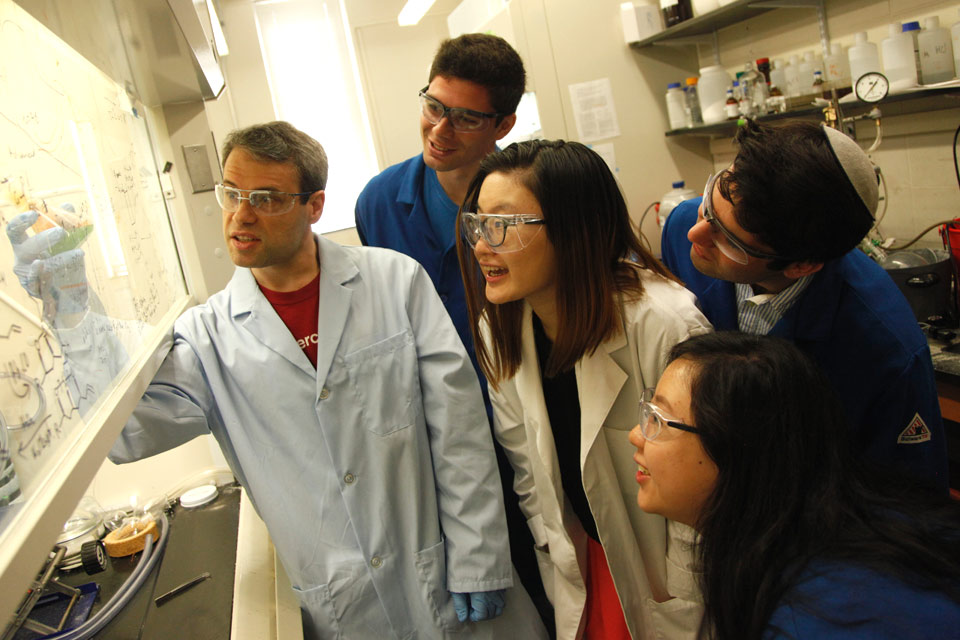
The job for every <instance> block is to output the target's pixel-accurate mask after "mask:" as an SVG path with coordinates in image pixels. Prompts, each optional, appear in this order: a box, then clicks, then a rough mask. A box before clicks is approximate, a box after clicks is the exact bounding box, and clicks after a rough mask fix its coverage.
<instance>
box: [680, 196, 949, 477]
mask: <svg viewBox="0 0 960 640" xmlns="http://www.w3.org/2000/svg"><path fill="white" fill-rule="evenodd" d="M700 200H701V199H700V198H695V199H693V200H687V201H686V202H683V203H681V204H680V205H678V206H677V207H676V208H675V209H674V210H673V211H672V212H671V213H670V215H669V216H668V217H667V221H666V223H665V224H664V228H663V236H662V238H661V250H662V253H663V262H664V264H666V265H667V267H668V268H669V269H670V270H671V271H672V272H673V273H674V274H676V275H677V276H678V277H679V278H680V279H681V280H682V281H683V282H684V283H685V284H686V286H687V288H688V289H690V290H691V291H693V293H694V294H696V296H697V299H698V301H699V304H700V307H701V308H702V309H703V313H704V315H706V316H707V319H709V320H710V322H711V323H712V324H713V326H714V328H715V329H716V330H718V331H720V330H723V329H737V328H738V323H737V299H736V293H735V291H734V286H733V283H731V282H727V281H724V280H717V279H715V278H711V277H709V276H705V275H703V274H702V273H700V272H699V271H697V269H696V268H695V267H694V266H693V263H692V262H691V261H690V246H691V243H690V241H689V240H688V239H687V232H688V231H689V230H690V228H691V227H692V226H693V225H694V224H695V223H696V220H697V208H698V207H699V206H700ZM770 335H775V336H780V337H782V338H786V339H788V340H791V341H793V342H794V343H795V344H796V345H797V346H798V347H800V348H801V349H802V350H803V351H805V352H806V353H807V354H808V355H810V356H811V357H812V358H813V359H814V360H815V361H816V362H817V363H819V364H820V366H821V367H822V368H823V370H824V371H825V372H826V374H827V377H828V378H829V379H830V382H831V383H832V384H833V387H834V389H835V390H836V392H837V394H838V395H839V397H840V400H841V401H842V403H843V405H844V407H845V408H846V411H847V418H848V421H849V422H850V425H851V427H852V428H853V429H854V446H856V447H857V448H858V450H859V451H861V452H862V453H863V454H864V455H865V456H866V458H867V459H868V460H871V461H873V462H876V463H879V464H881V465H891V466H893V467H896V468H900V469H903V470H905V471H907V472H908V473H910V474H912V475H913V476H916V477H918V478H922V479H924V480H927V481H929V482H930V483H931V484H933V485H934V486H936V487H938V488H941V489H944V490H946V488H947V484H948V479H947V450H946V439H945V435H944V431H943V420H942V418H941V416H940V403H939V400H938V398H937V386H936V381H935V379H934V372H933V362H932V361H931V359H930V348H929V347H928V345H927V341H926V338H924V336H923V332H921V331H920V328H919V327H918V325H917V320H916V318H915V317H914V315H913V312H912V311H911V310H910V305H909V304H908V303H907V300H906V298H904V297H903V294H901V293H900V290H899V289H897V286H896V285H895V284H894V283H893V280H891V279H890V276H889V275H887V273H886V272H885V271H884V270H883V269H882V268H881V267H880V266H879V265H878V264H876V263H875V262H874V261H873V260H871V259H870V258H868V257H867V256H866V255H865V254H864V253H863V252H862V251H860V250H859V249H854V250H853V251H850V252H849V253H847V254H846V255H844V256H842V257H840V258H838V259H836V260H831V261H829V262H827V263H825V264H824V265H823V268H822V269H821V270H820V271H819V272H817V273H816V274H815V275H814V277H813V280H812V282H811V283H810V285H809V286H808V287H807V289H806V290H805V291H804V292H803V293H802V294H801V296H800V298H799V299H798V300H797V301H796V302H795V303H794V305H793V306H792V307H790V309H789V310H788V311H787V313H786V315H785V316H784V317H783V318H781V319H780V321H779V322H778V323H777V324H776V325H775V326H774V327H773V329H772V330H771V331H770ZM815 400H816V399H815V398H811V401H815ZM917 417H919V419H920V420H921V421H922V422H923V424H924V425H926V429H927V430H928V431H929V433H930V438H929V439H928V440H925V441H918V442H911V441H910V440H911V438H910V437H908V436H906V435H904V432H905V431H907V430H908V429H909V428H910V426H911V424H914V423H915V421H916V419H917Z"/></svg>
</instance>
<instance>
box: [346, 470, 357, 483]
mask: <svg viewBox="0 0 960 640" xmlns="http://www.w3.org/2000/svg"><path fill="white" fill-rule="evenodd" d="M356 479H357V477H356V476H355V475H353V474H352V473H348V474H347V475H345V476H343V481H344V482H346V483H347V484H353V481H354V480H356Z"/></svg>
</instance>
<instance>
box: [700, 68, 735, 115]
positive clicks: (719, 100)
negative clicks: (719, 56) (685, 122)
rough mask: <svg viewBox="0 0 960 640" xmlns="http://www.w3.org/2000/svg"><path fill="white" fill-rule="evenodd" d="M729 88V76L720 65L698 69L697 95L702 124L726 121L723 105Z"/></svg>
mask: <svg viewBox="0 0 960 640" xmlns="http://www.w3.org/2000/svg"><path fill="white" fill-rule="evenodd" d="M730 87H731V81H730V75H729V74H728V73H727V72H726V70H725V69H724V68H723V67H721V66H720V65H712V66H709V67H703V68H702V69H700V80H699V81H698V82H697V95H698V96H699V98H700V112H701V114H702V115H703V122H704V124H713V123H716V122H723V121H724V120H726V119H727V115H726V113H725V112H724V105H725V104H726V102H727V89H729V88H730Z"/></svg>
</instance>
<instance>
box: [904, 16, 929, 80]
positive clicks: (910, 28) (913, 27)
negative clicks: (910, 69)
mask: <svg viewBox="0 0 960 640" xmlns="http://www.w3.org/2000/svg"><path fill="white" fill-rule="evenodd" d="M903 32H904V33H909V34H910V37H911V38H913V60H914V64H915V65H916V67H917V84H923V83H924V82H925V80H924V79H923V74H922V73H920V41H919V39H918V37H917V36H919V35H920V23H919V22H917V21H916V20H914V21H913V22H904V23H903Z"/></svg>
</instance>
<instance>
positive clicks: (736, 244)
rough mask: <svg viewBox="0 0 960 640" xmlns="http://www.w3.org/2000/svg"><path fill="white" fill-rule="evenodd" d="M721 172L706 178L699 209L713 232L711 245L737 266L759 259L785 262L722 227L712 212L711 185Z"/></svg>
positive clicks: (781, 257) (782, 258)
mask: <svg viewBox="0 0 960 640" xmlns="http://www.w3.org/2000/svg"><path fill="white" fill-rule="evenodd" d="M722 174H723V172H722V171H721V172H720V173H715V174H713V175H711V176H710V177H709V178H707V186H705V187H704V188H703V206H702V207H701V209H700V212H701V215H702V216H703V219H704V220H706V221H707V222H709V223H710V228H711V229H713V232H714V234H713V235H714V241H713V244H715V245H716V247H717V248H718V249H720V253H722V254H723V255H725V256H727V257H728V258H730V259H731V260H733V261H734V262H736V263H737V264H747V263H748V262H749V261H750V258H751V257H752V258H759V259H760V260H785V259H787V258H784V257H783V256H778V255H775V254H772V253H765V252H763V251H759V250H757V249H754V248H753V247H751V246H750V245H748V244H747V243H745V242H744V241H742V240H741V239H740V238H738V237H737V236H735V235H734V234H733V232H732V231H730V230H729V229H727V228H726V227H725V226H723V223H722V222H720V219H719V218H717V216H716V214H715V213H714V211H713V185H714V184H716V182H717V178H719V177H720V176H721V175H722Z"/></svg>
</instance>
